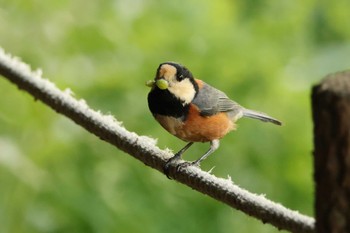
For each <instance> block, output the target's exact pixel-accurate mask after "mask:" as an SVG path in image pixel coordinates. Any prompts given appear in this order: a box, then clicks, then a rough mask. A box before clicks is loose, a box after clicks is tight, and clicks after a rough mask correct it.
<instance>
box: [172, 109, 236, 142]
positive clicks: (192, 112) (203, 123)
mask: <svg viewBox="0 0 350 233" xmlns="http://www.w3.org/2000/svg"><path fill="white" fill-rule="evenodd" d="M233 129H235V125H234V123H233V122H232V121H231V120H230V119H229V118H228V116H227V114H226V113H223V112H221V113H218V114H216V115H213V116H209V117H203V116H201V115H200V114H199V111H198V108H197V107H196V106H195V105H192V104H191V105H190V109H189V114H188V117H187V120H186V122H185V123H184V124H183V125H182V126H181V127H179V128H178V129H177V130H176V135H175V136H177V137H179V138H181V139H182V140H185V141H191V142H208V141H212V140H214V139H220V138H222V137H223V136H225V135H226V134H227V133H228V132H229V131H231V130H233Z"/></svg>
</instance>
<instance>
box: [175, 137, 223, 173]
mask: <svg viewBox="0 0 350 233" xmlns="http://www.w3.org/2000/svg"><path fill="white" fill-rule="evenodd" d="M219 146H220V141H219V140H218V139H215V140H213V141H211V142H210V148H209V150H208V151H207V152H205V154H204V155H202V156H201V157H200V158H199V159H197V160H195V161H193V162H184V163H181V164H179V165H178V166H177V170H179V169H180V168H183V167H187V166H189V165H194V166H197V167H199V166H200V163H201V162H202V161H203V160H204V159H206V158H208V156H209V155H210V154H211V153H213V152H214V151H215V150H217V149H218V148H219Z"/></svg>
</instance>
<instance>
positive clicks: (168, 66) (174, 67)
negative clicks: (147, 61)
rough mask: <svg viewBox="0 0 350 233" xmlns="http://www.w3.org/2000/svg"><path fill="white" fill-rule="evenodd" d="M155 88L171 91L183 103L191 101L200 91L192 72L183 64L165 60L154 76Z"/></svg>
mask: <svg viewBox="0 0 350 233" xmlns="http://www.w3.org/2000/svg"><path fill="white" fill-rule="evenodd" d="M154 88H158V89H160V90H163V91H169V92H170V93H171V94H172V95H174V97H176V98H177V99H179V100H181V101H182V102H183V103H186V104H188V103H190V102H191V101H192V100H193V99H194V97H195V96H196V93H197V91H198V85H197V83H196V81H195V79H194V78H193V75H192V73H191V72H190V71H189V70H188V69H187V68H186V67H184V66H183V65H180V64H178V63H175V62H164V63H162V64H160V65H159V67H158V69H157V73H156V77H155V78H154Z"/></svg>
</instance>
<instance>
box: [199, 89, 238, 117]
mask: <svg viewBox="0 0 350 233" xmlns="http://www.w3.org/2000/svg"><path fill="white" fill-rule="evenodd" d="M192 103H193V104H195V105H196V106H197V107H198V108H199V110H200V113H201V115H202V116H211V115H215V114H217V113H219V112H228V113H229V114H230V115H232V117H234V116H235V115H236V114H239V113H240V112H241V111H242V107H241V106H240V105H239V104H237V103H236V102H234V101H232V100H230V99H229V98H228V97H227V95H226V94H225V93H224V92H222V91H220V90H218V89H216V88H214V87H211V86H209V85H208V84H206V83H204V86H203V88H202V89H201V90H200V92H199V93H198V94H197V96H196V97H195V98H194V100H193V101H192Z"/></svg>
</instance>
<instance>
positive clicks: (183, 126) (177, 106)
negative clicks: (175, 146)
mask: <svg viewBox="0 0 350 233" xmlns="http://www.w3.org/2000/svg"><path fill="white" fill-rule="evenodd" d="M147 85H148V86H151V87H152V89H151V91H150V93H149V94H148V106H149V109H150V111H151V112H152V114H153V116H154V118H155V119H156V120H157V121H158V122H159V124H160V125H161V126H162V127H163V128H164V129H166V130H167V131H168V132H169V133H171V134H173V135H174V136H176V137H178V138H180V139H182V140H183V141H185V142H188V144H187V145H186V146H185V147H184V148H182V149H181V150H180V151H179V152H177V153H176V154H175V155H174V156H173V157H172V158H170V159H169V160H168V162H167V163H166V165H165V171H166V172H167V169H169V165H170V163H172V162H173V161H174V160H178V159H180V158H181V155H182V154H183V153H184V152H185V151H186V150H187V149H188V148H189V147H190V146H191V145H192V144H193V143H194V142H210V148H209V150H208V151H206V152H205V153H204V154H203V155H202V156H201V157H200V158H199V159H197V160H195V161H193V162H190V163H183V164H181V165H180V166H181V167H182V166H186V165H197V166H199V165H200V162H201V161H203V160H204V159H205V158H207V157H208V156H209V155H210V154H211V153H213V152H214V151H215V150H216V149H218V148H219V140H220V139H221V138H222V137H224V136H225V135H226V134H227V133H228V132H230V131H231V130H234V129H235V128H236V124H235V122H236V121H237V120H238V119H239V118H241V117H249V118H253V119H258V120H261V121H265V122H271V123H274V124H276V125H281V122H280V121H278V120H276V119H274V118H272V117H270V116H268V115H266V114H265V113H262V112H257V111H253V110H249V109H246V108H244V107H242V106H240V105H239V104H238V103H236V102H234V101H233V100H230V99H229V98H228V97H227V95H226V94H225V93H224V92H222V91H220V90H218V89H216V88H214V87H212V86H210V85H208V84H206V83H205V82H203V81H202V80H199V79H195V78H194V77H193V75H192V73H191V72H190V71H189V70H188V69H187V68H186V67H184V66H182V65H180V64H178V63H174V62H165V63H162V64H160V65H159V67H158V69H157V73H156V77H155V79H154V81H153V80H152V81H148V82H147Z"/></svg>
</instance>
